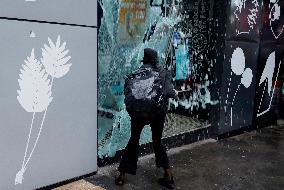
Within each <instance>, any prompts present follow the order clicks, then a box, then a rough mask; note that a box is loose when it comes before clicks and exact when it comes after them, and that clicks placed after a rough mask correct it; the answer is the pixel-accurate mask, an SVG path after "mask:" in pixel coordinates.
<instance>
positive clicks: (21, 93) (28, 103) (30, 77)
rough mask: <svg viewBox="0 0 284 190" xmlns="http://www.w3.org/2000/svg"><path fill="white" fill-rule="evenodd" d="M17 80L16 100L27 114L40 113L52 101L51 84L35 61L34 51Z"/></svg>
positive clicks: (38, 63)
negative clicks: (18, 87) (18, 88)
mask: <svg viewBox="0 0 284 190" xmlns="http://www.w3.org/2000/svg"><path fill="white" fill-rule="evenodd" d="M19 76H20V78H19V80H18V82H19V86H20V90H18V91H17V92H18V96H17V99H18V101H19V103H20V104H21V106H22V107H23V108H24V109H25V110H26V111H27V112H42V111H44V110H45V109H46V108H47V107H48V105H49V104H50V103H51V101H52V99H53V98H52V97H51V84H50V80H49V79H48V75H47V74H46V72H45V70H44V69H42V65H41V64H40V62H39V61H37V59H35V55H34V49H33V50H32V52H31V56H30V57H27V59H26V60H25V64H23V65H22V68H21V73H20V75H19Z"/></svg>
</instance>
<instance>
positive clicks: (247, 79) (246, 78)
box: [241, 68, 253, 88]
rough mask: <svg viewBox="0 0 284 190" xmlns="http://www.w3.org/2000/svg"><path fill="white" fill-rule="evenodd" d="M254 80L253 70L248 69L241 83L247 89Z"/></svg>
mask: <svg viewBox="0 0 284 190" xmlns="http://www.w3.org/2000/svg"><path fill="white" fill-rule="evenodd" d="M252 78H253V74H252V70H251V69H250V68H246V70H245V71H244V73H243V74H242V79H241V82H242V84H243V85H244V86H245V87H246V88H248V87H250V85H251V82H252Z"/></svg>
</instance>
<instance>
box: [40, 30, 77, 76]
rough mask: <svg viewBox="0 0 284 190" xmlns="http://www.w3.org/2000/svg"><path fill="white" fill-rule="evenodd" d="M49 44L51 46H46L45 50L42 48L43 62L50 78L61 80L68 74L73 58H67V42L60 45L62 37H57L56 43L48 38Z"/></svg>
mask: <svg viewBox="0 0 284 190" xmlns="http://www.w3.org/2000/svg"><path fill="white" fill-rule="evenodd" d="M48 43H49V46H48V45H46V44H44V48H42V59H41V62H42V63H43V65H44V67H45V70H46V72H47V73H48V74H49V75H50V76H52V77H53V78H61V77H63V76H64V75H66V74H67V73H68V71H69V70H70V67H71V65H72V64H71V63H68V61H69V60H70V59H71V56H67V54H68V53H69V50H65V47H66V42H64V43H63V44H62V45H61V44H60V36H58V37H57V41H56V43H53V41H52V40H51V39H50V38H48ZM67 63H68V64H67Z"/></svg>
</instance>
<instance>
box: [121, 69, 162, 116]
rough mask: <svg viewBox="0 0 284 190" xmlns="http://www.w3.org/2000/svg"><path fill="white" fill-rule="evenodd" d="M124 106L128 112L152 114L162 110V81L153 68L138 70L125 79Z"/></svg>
mask: <svg viewBox="0 0 284 190" xmlns="http://www.w3.org/2000/svg"><path fill="white" fill-rule="evenodd" d="M124 95H125V105H126V110H127V111H128V112H133V111H134V112H148V113H149V112H153V111H157V110H160V109H162V108H163V105H164V80H163V77H162V76H160V74H159V72H157V71H155V70H154V69H153V68H139V69H137V70H135V71H133V72H132V73H131V74H130V75H128V76H126V77H125V85H124Z"/></svg>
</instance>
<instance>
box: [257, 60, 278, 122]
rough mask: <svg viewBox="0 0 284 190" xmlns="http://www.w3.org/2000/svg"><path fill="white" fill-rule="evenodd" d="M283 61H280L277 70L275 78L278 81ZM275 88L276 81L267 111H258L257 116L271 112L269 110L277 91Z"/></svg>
mask: <svg viewBox="0 0 284 190" xmlns="http://www.w3.org/2000/svg"><path fill="white" fill-rule="evenodd" d="M281 63H282V62H281V61H280V62H279V66H278V71H277V75H276V79H275V80H276V81H277V80H278V76H279V71H280V67H281ZM275 88H276V83H275V84H274V87H273V91H272V95H271V97H270V103H269V107H268V108H267V109H266V110H265V111H263V112H261V113H258V114H257V117H259V116H261V115H263V114H265V113H267V112H269V110H270V108H271V104H272V100H273V94H274V92H275ZM260 106H261V105H260Z"/></svg>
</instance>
